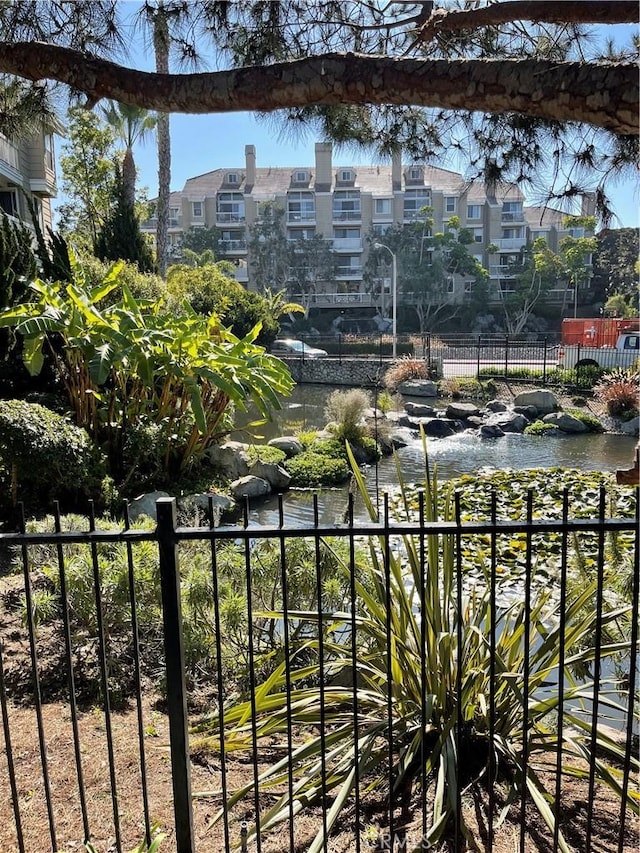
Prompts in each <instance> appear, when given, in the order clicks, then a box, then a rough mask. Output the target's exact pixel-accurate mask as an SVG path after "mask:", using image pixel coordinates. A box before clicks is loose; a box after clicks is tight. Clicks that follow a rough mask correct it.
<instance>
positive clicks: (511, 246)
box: [491, 237, 527, 252]
mask: <svg viewBox="0 0 640 853" xmlns="http://www.w3.org/2000/svg"><path fill="white" fill-rule="evenodd" d="M491 242H492V243H495V244H496V246H497V247H498V250H499V251H500V252H514V251H515V252H519V251H520V249H521V248H522V247H523V246H526V245H527V238H526V237H502V238H500V239H498V240H492V241H491Z"/></svg>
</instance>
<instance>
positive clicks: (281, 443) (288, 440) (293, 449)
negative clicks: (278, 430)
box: [267, 435, 304, 459]
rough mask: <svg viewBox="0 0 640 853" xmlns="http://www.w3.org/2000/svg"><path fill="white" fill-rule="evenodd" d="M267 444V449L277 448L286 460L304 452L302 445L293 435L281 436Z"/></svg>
mask: <svg viewBox="0 0 640 853" xmlns="http://www.w3.org/2000/svg"><path fill="white" fill-rule="evenodd" d="M267 444H268V445H269V447H277V448H278V450H281V451H282V452H283V453H284V454H285V455H286V457H287V459H290V458H291V457H292V456H297V455H298V453H302V451H303V450H304V447H303V446H302V444H301V443H300V442H299V441H298V439H297V438H296V437H295V436H293V435H281V436H278V438H272V439H271V440H270V441H268V442H267Z"/></svg>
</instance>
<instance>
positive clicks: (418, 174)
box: [408, 166, 422, 181]
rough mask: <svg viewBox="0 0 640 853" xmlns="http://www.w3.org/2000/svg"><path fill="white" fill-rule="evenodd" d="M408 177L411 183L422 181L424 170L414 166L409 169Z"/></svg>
mask: <svg viewBox="0 0 640 853" xmlns="http://www.w3.org/2000/svg"><path fill="white" fill-rule="evenodd" d="M408 177H409V180H410V181H421V180H422V169H421V168H420V167H419V166H412V167H411V168H410V169H409V172H408Z"/></svg>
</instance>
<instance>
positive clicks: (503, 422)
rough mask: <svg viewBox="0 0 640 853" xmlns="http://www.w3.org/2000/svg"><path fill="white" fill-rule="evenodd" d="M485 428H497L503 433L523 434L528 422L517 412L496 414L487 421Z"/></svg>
mask: <svg viewBox="0 0 640 853" xmlns="http://www.w3.org/2000/svg"><path fill="white" fill-rule="evenodd" d="M486 425H487V426H498V427H500V429H501V430H502V431H503V432H524V428H525V427H526V426H528V425H529V421H528V420H527V418H525V416H524V415H520V414H518V412H496V413H495V414H494V415H491V417H490V418H488V419H487V424H486Z"/></svg>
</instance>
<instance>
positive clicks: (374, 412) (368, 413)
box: [363, 407, 384, 421]
mask: <svg viewBox="0 0 640 853" xmlns="http://www.w3.org/2000/svg"><path fill="white" fill-rule="evenodd" d="M363 418H364V419H365V420H367V421H368V420H378V421H381V420H382V419H383V418H384V412H383V411H382V409H374V408H372V407H369V408H368V409H365V410H364V415H363Z"/></svg>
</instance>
